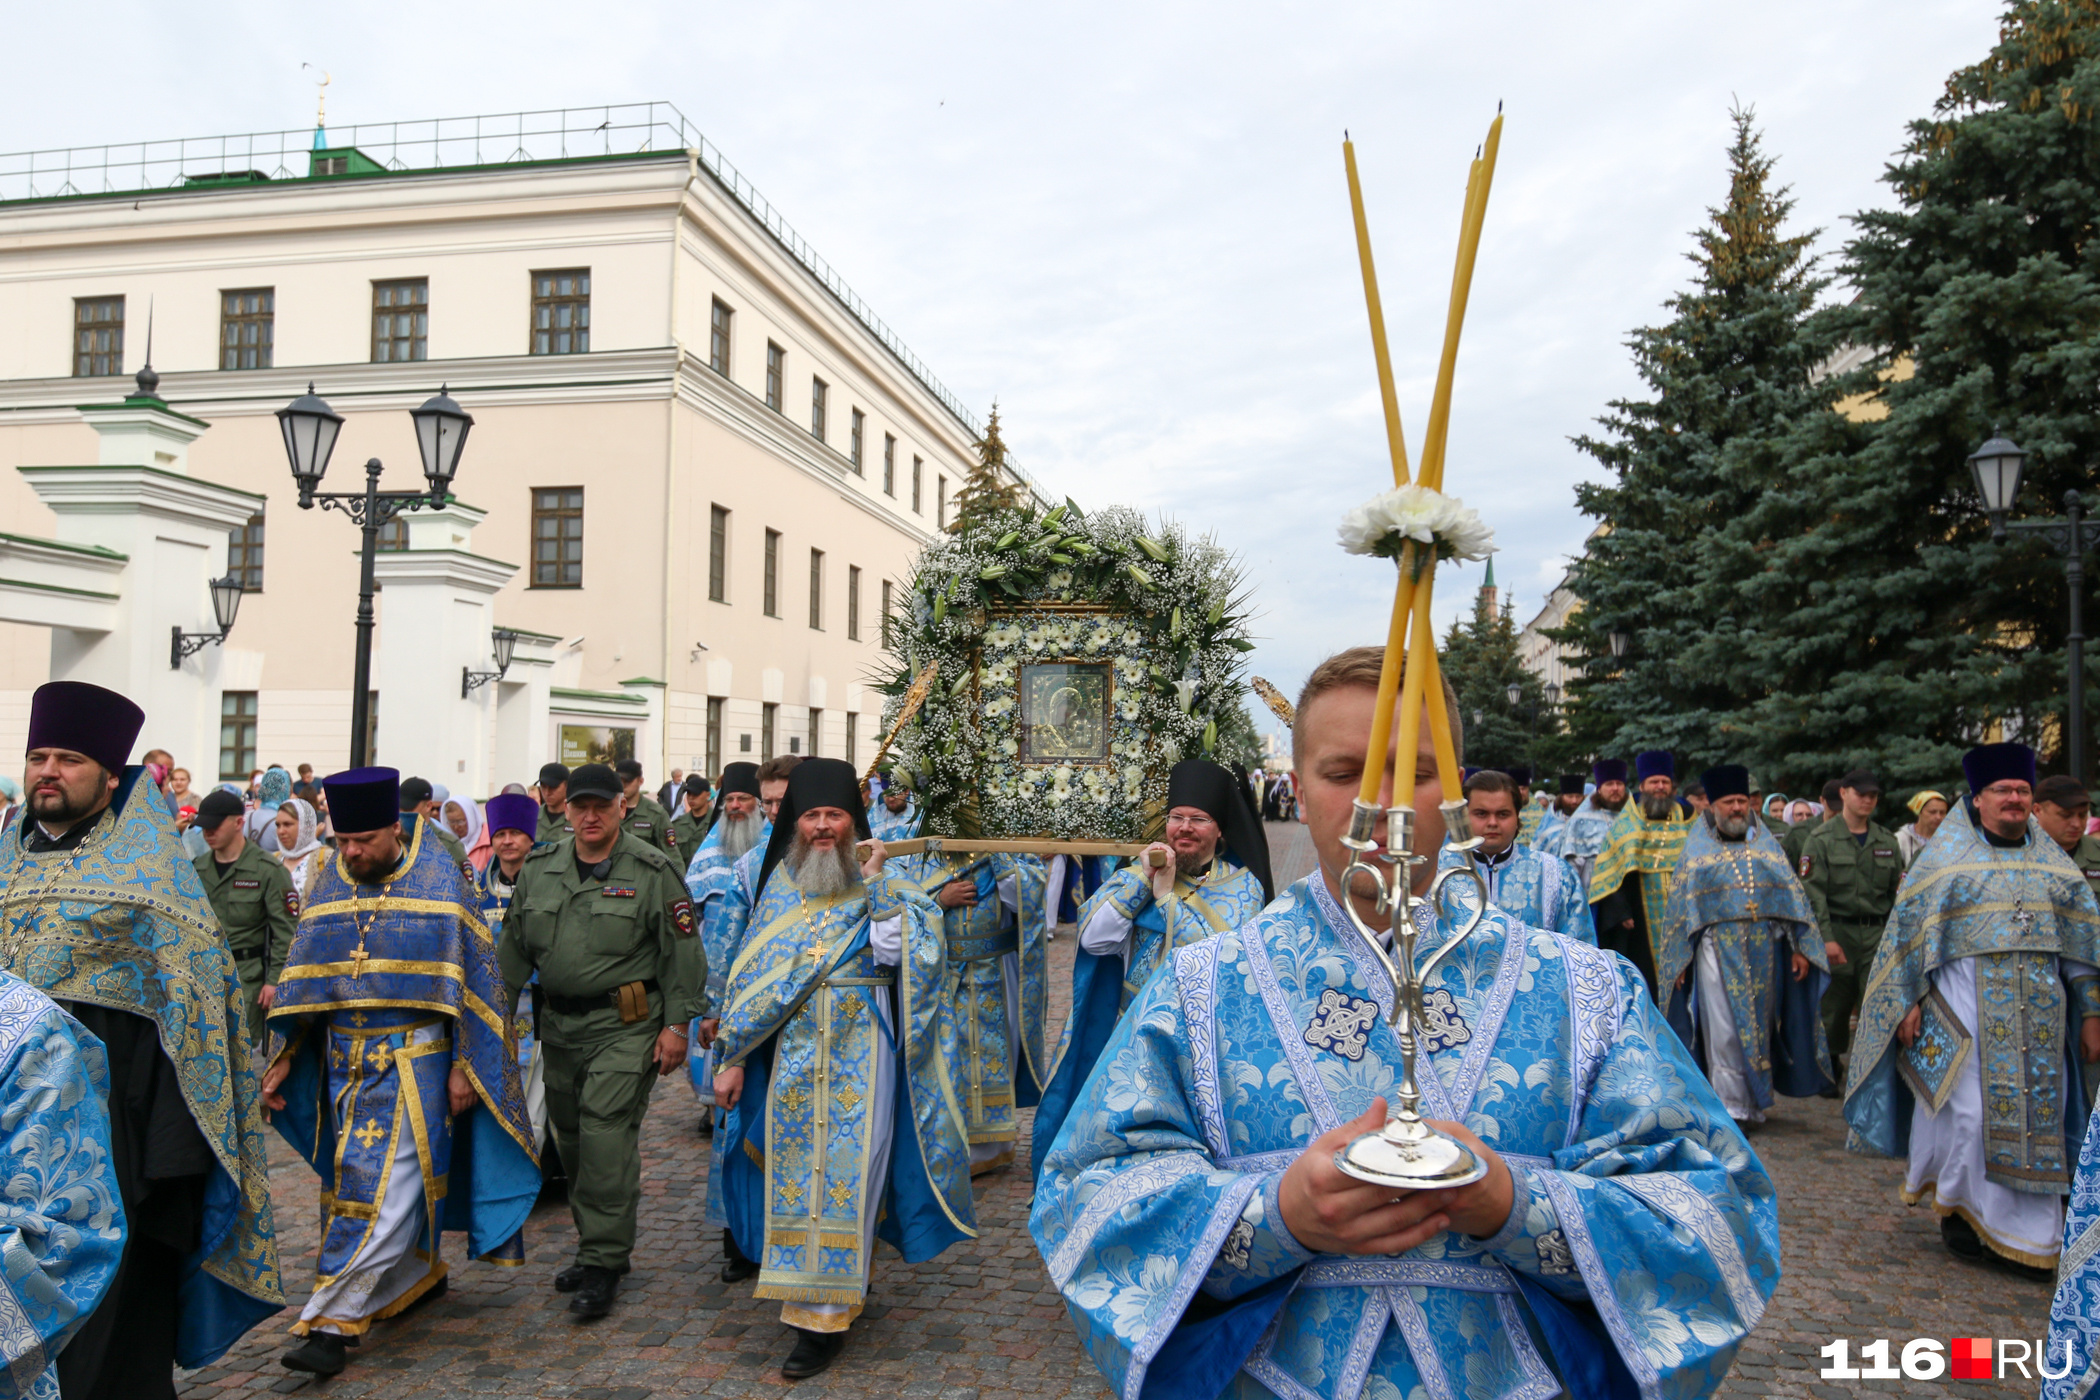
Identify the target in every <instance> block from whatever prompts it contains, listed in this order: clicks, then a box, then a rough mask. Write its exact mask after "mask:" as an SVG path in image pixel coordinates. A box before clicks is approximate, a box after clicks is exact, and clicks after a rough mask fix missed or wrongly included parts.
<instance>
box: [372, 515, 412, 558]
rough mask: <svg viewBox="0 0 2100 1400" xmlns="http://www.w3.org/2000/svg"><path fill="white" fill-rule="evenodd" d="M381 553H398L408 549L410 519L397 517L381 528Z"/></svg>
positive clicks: (379, 546) (379, 545)
mask: <svg viewBox="0 0 2100 1400" xmlns="http://www.w3.org/2000/svg"><path fill="white" fill-rule="evenodd" d="M378 548H379V552H380V553H382V554H385V553H388V552H398V551H400V550H404V549H407V548H408V519H407V517H405V516H400V515H397V516H395V517H394V518H393V519H392V520H389V521H387V523H386V524H384V525H382V526H380V527H379V544H378Z"/></svg>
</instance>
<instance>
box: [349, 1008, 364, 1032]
mask: <svg viewBox="0 0 2100 1400" xmlns="http://www.w3.org/2000/svg"><path fill="white" fill-rule="evenodd" d="M366 1019H367V1018H366V1016H365V1013H364V1012H362V1011H353V1012H351V1013H350V1024H351V1025H353V1026H356V1027H358V1028H359V1029H360V1030H362V1029H363V1028H364V1024H365V1021H366Z"/></svg>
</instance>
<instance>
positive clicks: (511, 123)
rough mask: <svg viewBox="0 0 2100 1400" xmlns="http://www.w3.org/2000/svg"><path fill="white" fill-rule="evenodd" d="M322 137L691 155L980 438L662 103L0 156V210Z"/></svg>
mask: <svg viewBox="0 0 2100 1400" xmlns="http://www.w3.org/2000/svg"><path fill="white" fill-rule="evenodd" d="M318 137H325V139H326V147H325V149H327V150H330V151H342V150H345V149H355V150H357V151H358V152H359V153H361V154H362V155H364V156H366V157H367V158H368V159H370V160H371V161H373V162H375V163H377V164H379V165H381V166H383V167H384V168H385V170H386V171H398V172H413V171H423V170H459V169H471V168H474V167H477V166H497V165H518V164H544V163H548V162H558V161H574V160H613V159H632V158H634V157H637V156H645V155H667V154H672V153H680V154H682V153H684V152H687V151H691V152H693V153H694V154H695V155H696V156H697V157H698V159H699V162H700V167H701V169H703V170H705V171H706V172H707V173H708V174H709V175H710V176H711V177H713V179H714V180H715V182H716V183H717V184H718V185H720V186H721V187H722V190H723V191H724V192H725V193H726V194H728V196H729V197H730V198H731V199H733V200H735V201H736V202H737V203H738V204H739V205H742V206H743V208H744V210H745V212H747V213H748V214H750V215H751V217H752V218H754V219H756V220H757V221H758V222H759V224H760V225H762V226H763V227H764V228H765V230H766V232H767V233H768V234H770V235H772V237H773V239H774V241H776V242H777V243H779V244H780V246H781V247H782V248H783V249H784V250H786V252H787V254H788V256H789V257H791V258H793V259H794V260H795V261H796V262H798V263H800V264H801V265H802V267H803V269H804V270H805V271H807V272H808V273H809V274H810V275H811V276H812V277H814V278H816V279H817V281H818V282H820V283H822V284H823V287H824V290H825V291H827V292H829V293H830V294H831V295H832V297H833V298H834V299H835V300H837V301H838V303H839V304H840V305H841V306H843V307H844V308H845V309H846V310H847V312H848V313H850V314H851V315H852V316H853V318H854V319H855V320H857V321H859V322H860V323H861V325H862V326H864V327H866V328H867V330H868V333H869V334H870V335H873V336H874V337H875V338H876V339H877V340H878V341H880V342H881V343H882V345H883V348H884V349H886V350H888V351H889V352H890V354H891V355H893V356H895V357H896V359H897V361H898V363H900V364H901V365H903V366H904V368H905V369H906V370H907V371H908V372H909V373H910V374H911V376H912V377H913V378H914V379H916V380H918V381H919V383H920V384H921V385H923V386H924V387H925V388H926V391H927V392H928V393H930V394H932V395H933V396H934V397H935V398H936V399H938V400H940V403H941V406H942V407H943V408H945V409H947V410H948V412H949V413H950V414H952V415H954V417H955V420H956V421H957V422H959V423H961V424H962V425H963V426H964V427H965V428H967V429H969V431H970V435H971V437H972V438H973V439H975V438H980V437H982V436H983V435H984V429H983V426H982V425H981V424H980V423H979V422H978V421H977V416H976V415H975V414H973V413H972V412H970V410H969V409H968V408H966V407H964V406H963V403H962V400H960V399H958V398H957V397H956V396H955V395H954V394H953V393H951V392H950V391H949V389H948V387H947V386H946V385H944V384H942V383H941V381H940V379H939V378H938V377H937V376H936V375H935V374H934V373H933V371H932V369H930V368H929V367H928V366H927V364H926V362H925V361H924V360H921V359H920V358H919V357H918V356H917V355H915V354H913V353H912V350H911V347H910V346H908V345H906V344H905V343H904V341H903V339H902V338H901V337H900V336H899V335H898V334H897V333H896V332H895V331H894V330H892V329H890V326H889V323H888V322H886V321H884V320H883V319H882V318H881V317H880V316H878V315H876V314H875V310H874V308H873V307H871V306H869V305H868V304H867V303H866V302H865V301H863V300H861V297H860V294H859V293H857V292H855V291H854V290H853V288H852V287H851V286H849V285H848V284H847V282H846V279H845V278H843V277H841V276H839V274H838V271H837V269H835V268H833V267H832V265H831V264H830V263H828V262H826V261H825V260H824V258H823V256H822V255H821V254H820V253H818V252H817V250H816V249H814V248H812V247H811V246H810V245H809V241H808V240H807V239H805V238H804V237H803V236H802V235H801V234H799V233H797V232H796V231H795V228H794V225H792V224H790V223H789V222H788V221H787V220H786V219H785V218H784V217H782V215H781V213H780V211H779V210H778V209H775V208H774V207H773V205H772V203H771V202H770V201H769V200H767V198H766V197H765V196H764V195H762V194H760V193H759V192H758V189H757V187H756V186H754V185H753V184H752V183H751V182H750V181H749V180H748V179H746V178H745V177H744V173H743V172H742V171H740V170H738V169H737V168H736V166H734V165H732V164H731V163H730V161H729V159H728V157H726V156H724V155H723V154H722V152H721V149H720V148H719V147H717V146H716V145H715V144H714V143H713V142H711V141H709V140H708V139H707V138H706V137H705V136H704V135H702V134H701V133H700V131H699V129H698V128H697V127H695V126H693V124H692V123H691V122H688V121H687V120H686V119H685V116H684V114H683V113H681V112H680V111H679V110H678V109H677V108H676V107H674V106H672V105H671V104H670V103H668V102H626V103H614V104H612V105H609V106H600V107H559V108H549V109H547V110H544V111H537V112H505V113H501V114H498V115H493V116H474V117H434V118H430V119H428V120H424V121H407V122H366V123H361V124H359V125H355V126H333V127H329V128H327V129H326V131H325V132H321V133H317V132H316V131H315V130H314V129H313V128H311V127H307V128H302V129H297V130H286V131H255V132H248V133H246V134H244V135H238V136H199V137H185V138H179V139H174V140H167V141H133V142H126V143H121V144H114V145H105V146H71V147H65V148H61V149H53V150H44V151H22V152H17V153H14V154H0V204H7V203H15V202H20V201H26V200H53V199H97V198H105V197H109V196H116V195H138V194H142V193H146V192H148V191H157V190H169V189H185V188H194V187H198V186H206V187H210V188H215V189H223V188H225V187H227V186H228V185H229V184H236V183H257V184H260V183H267V182H270V181H276V180H306V179H309V178H315V177H313V176H312V175H311V174H310V158H311V157H312V156H313V154H314V153H315V152H316V151H317V150H320V149H323V148H322V147H320V146H318V145H317V144H316V141H317V138H318ZM371 177H372V174H371V172H366V173H358V172H350V173H345V174H338V175H323V176H320V177H318V178H321V179H369V178H371ZM1013 471H1014V474H1015V476H1016V477H1018V478H1019V479H1020V480H1021V481H1022V482H1023V483H1025V484H1026V485H1027V486H1028V487H1029V489H1030V490H1032V491H1034V492H1035V494H1036V496H1037V497H1038V498H1039V499H1044V500H1047V499H1048V497H1046V496H1045V495H1044V493H1043V491H1042V488H1041V487H1040V486H1038V485H1037V483H1036V482H1035V479H1034V478H1033V477H1031V476H1029V475H1028V473H1026V472H1025V471H1022V470H1021V469H1020V468H1019V467H1014V468H1013Z"/></svg>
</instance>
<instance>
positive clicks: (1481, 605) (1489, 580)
mask: <svg viewBox="0 0 2100 1400" xmlns="http://www.w3.org/2000/svg"><path fill="white" fill-rule="evenodd" d="M1473 606H1474V609H1475V610H1476V611H1477V612H1478V613H1479V615H1480V616H1481V617H1484V618H1487V619H1489V620H1491V621H1492V620H1493V618H1494V616H1495V614H1496V613H1497V612H1498V611H1499V610H1500V609H1499V608H1498V607H1497V604H1496V589H1495V556H1494V555H1492V554H1490V555H1489V556H1488V566H1487V577H1485V578H1483V579H1482V580H1481V581H1480V597H1479V599H1478V600H1477V601H1476V602H1475V603H1474V604H1473Z"/></svg>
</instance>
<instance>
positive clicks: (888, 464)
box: [882, 433, 897, 496]
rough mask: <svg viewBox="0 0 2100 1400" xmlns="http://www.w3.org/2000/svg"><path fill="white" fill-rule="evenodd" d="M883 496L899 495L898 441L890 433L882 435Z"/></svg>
mask: <svg viewBox="0 0 2100 1400" xmlns="http://www.w3.org/2000/svg"><path fill="white" fill-rule="evenodd" d="M882 494H883V495H885V496H894V495H896V494H897V439H896V438H894V437H892V436H891V435H890V434H888V433H884V434H883V435H882Z"/></svg>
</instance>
